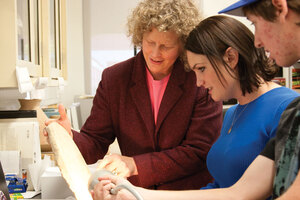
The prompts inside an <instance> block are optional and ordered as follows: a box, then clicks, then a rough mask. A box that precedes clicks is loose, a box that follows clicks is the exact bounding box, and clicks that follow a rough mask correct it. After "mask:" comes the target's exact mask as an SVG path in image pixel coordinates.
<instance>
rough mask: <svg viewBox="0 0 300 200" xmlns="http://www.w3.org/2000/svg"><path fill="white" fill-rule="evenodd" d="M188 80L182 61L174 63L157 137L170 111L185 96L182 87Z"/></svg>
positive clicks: (163, 101)
mask: <svg viewBox="0 0 300 200" xmlns="http://www.w3.org/2000/svg"><path fill="white" fill-rule="evenodd" d="M185 78H186V73H185V71H184V68H183V65H182V63H181V62H180V61H178V60H177V61H176V62H175V63H174V67H173V70H172V74H171V76H170V79H169V82H168V85H167V87H166V90H165V93H164V96H163V99H162V101H161V104H160V107H159V111H158V116H157V122H156V127H155V135H156V134H157V132H158V130H159V128H160V126H161V124H162V123H163V121H164V119H165V118H166V116H167V114H168V113H169V111H170V110H171V109H172V108H173V106H174V105H175V104H176V102H177V101H178V100H179V98H180V97H181V96H182V94H183V89H182V87H181V86H182V85H183V84H184V81H185Z"/></svg>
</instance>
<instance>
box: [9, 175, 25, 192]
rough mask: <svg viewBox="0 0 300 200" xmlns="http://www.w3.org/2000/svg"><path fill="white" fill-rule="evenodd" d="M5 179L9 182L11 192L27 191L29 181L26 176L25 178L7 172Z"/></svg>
mask: <svg viewBox="0 0 300 200" xmlns="http://www.w3.org/2000/svg"><path fill="white" fill-rule="evenodd" d="M5 180H6V181H8V182H9V184H8V186H7V187H8V192H9V193H22V192H26V190H27V187H28V183H27V181H26V179H25V178H24V179H22V178H19V177H17V175H15V174H7V175H5Z"/></svg>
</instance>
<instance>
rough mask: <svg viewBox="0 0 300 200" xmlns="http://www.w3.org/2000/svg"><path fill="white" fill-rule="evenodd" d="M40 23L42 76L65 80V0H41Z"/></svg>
mask: <svg viewBox="0 0 300 200" xmlns="http://www.w3.org/2000/svg"><path fill="white" fill-rule="evenodd" d="M42 22H43V23H42V33H43V34H42V41H43V43H42V44H43V45H42V52H43V53H42V55H43V76H46V77H50V78H52V79H54V80H55V79H57V78H58V77H64V78H65V79H66V77H67V70H66V69H67V63H66V0H43V1H42Z"/></svg>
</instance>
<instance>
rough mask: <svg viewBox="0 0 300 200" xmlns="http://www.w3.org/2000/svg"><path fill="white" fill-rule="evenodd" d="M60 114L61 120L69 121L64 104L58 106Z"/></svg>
mask: <svg viewBox="0 0 300 200" xmlns="http://www.w3.org/2000/svg"><path fill="white" fill-rule="evenodd" d="M58 112H59V114H60V120H66V119H68V117H67V113H66V110H65V107H64V106H63V105H62V104H59V105H58Z"/></svg>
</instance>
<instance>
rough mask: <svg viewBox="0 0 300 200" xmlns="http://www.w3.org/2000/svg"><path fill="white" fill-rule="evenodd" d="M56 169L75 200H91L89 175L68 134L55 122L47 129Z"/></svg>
mask: <svg viewBox="0 0 300 200" xmlns="http://www.w3.org/2000/svg"><path fill="white" fill-rule="evenodd" d="M46 129H47V132H48V135H49V141H50V144H51V148H52V151H53V152H54V155H55V159H56V161H57V164H58V167H59V168H60V170H61V173H62V176H63V178H64V179H65V180H66V182H67V183H68V185H69V187H70V189H71V190H72V192H73V193H74V195H75V197H76V199H77V200H91V199H92V196H91V194H90V192H89V190H88V181H89V178H90V176H91V173H90V171H89V169H88V167H87V165H86V163H85V160H84V159H83V157H82V155H81V153H80V151H79V149H78V147H77V146H76V144H75V143H74V141H73V139H72V137H71V136H70V135H69V133H68V132H67V131H66V130H65V129H64V128H63V127H62V126H60V125H59V124H58V123H57V122H52V123H51V124H49V125H48V126H47V127H46Z"/></svg>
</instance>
